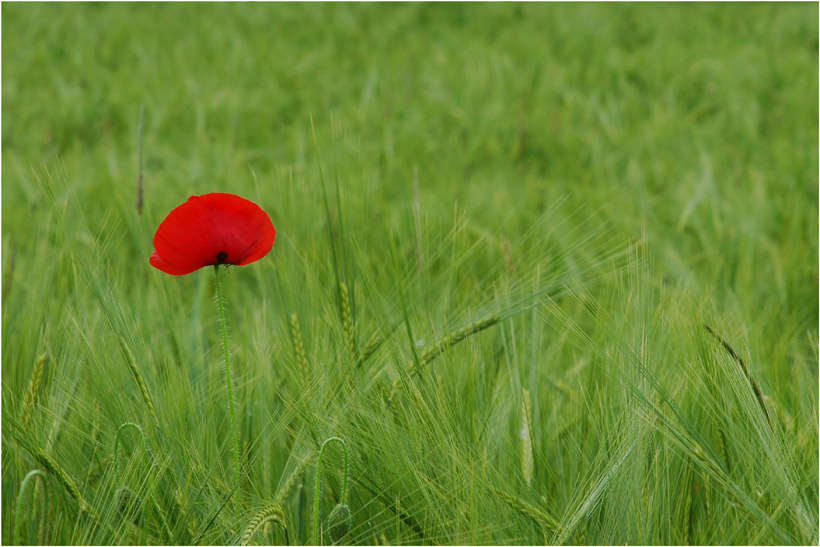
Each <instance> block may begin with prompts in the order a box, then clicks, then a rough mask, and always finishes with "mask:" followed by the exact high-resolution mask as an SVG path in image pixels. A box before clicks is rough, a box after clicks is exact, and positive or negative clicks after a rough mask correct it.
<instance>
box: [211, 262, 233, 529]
mask: <svg viewBox="0 0 820 547" xmlns="http://www.w3.org/2000/svg"><path fill="white" fill-rule="evenodd" d="M219 254H220V255H223V254H225V253H219ZM224 258H227V255H226V256H225V257H224ZM224 258H223V259H222V260H224ZM222 260H220V262H221V261H222ZM214 279H215V280H216V311H217V317H218V319H219V328H220V329H221V331H222V347H223V350H224V356H225V384H226V385H227V387H228V408H229V410H230V413H231V437H232V440H233V477H234V487H235V488H236V493H235V494H234V516H235V517H236V520H237V521H238V520H239V432H238V431H237V425H236V411H235V410H234V403H233V385H232V383H231V356H230V352H229V351H228V327H227V324H226V323H225V296H224V292H223V289H222V278H221V277H220V276H219V264H214Z"/></svg>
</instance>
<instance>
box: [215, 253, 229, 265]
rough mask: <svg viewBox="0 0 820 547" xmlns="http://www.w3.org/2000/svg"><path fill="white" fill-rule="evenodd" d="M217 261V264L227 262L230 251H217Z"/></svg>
mask: <svg viewBox="0 0 820 547" xmlns="http://www.w3.org/2000/svg"><path fill="white" fill-rule="evenodd" d="M216 263H217V264H227V263H228V253H226V252H225V251H219V252H218V253H216Z"/></svg>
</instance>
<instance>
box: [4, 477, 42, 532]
mask: <svg viewBox="0 0 820 547" xmlns="http://www.w3.org/2000/svg"><path fill="white" fill-rule="evenodd" d="M35 477H36V478H38V479H40V482H41V483H42V488H43V489H45V487H46V474H45V473H43V472H42V471H40V470H39V469H35V470H33V471H29V472H28V474H27V475H26V476H25V478H23V480H22V482H21V483H20V492H18V494H17V502H16V503H15V504H14V534H13V535H12V537H13V538H14V545H23V526H22V525H23V495H25V493H26V491H27V486H28V483H29V482H31V480H32V479H34V478H35ZM42 495H43V496H44V497H43V500H46V499H47V497H45V492H44V491H43V493H42ZM44 506H45V504H44ZM40 518H46V516H45V514H43V515H40Z"/></svg>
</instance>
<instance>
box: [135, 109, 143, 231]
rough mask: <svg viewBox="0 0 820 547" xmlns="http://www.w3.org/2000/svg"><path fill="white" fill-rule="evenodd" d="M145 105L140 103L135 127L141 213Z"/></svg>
mask: <svg viewBox="0 0 820 547" xmlns="http://www.w3.org/2000/svg"><path fill="white" fill-rule="evenodd" d="M144 114H145V105H144V104H143V105H140V122H139V127H138V129H137V214H138V215H142V202H143V199H142V194H143V191H142V127H143V123H142V122H143V119H144Z"/></svg>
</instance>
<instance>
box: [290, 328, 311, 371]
mask: <svg viewBox="0 0 820 547" xmlns="http://www.w3.org/2000/svg"><path fill="white" fill-rule="evenodd" d="M290 332H291V337H292V339H293V354H294V355H295V356H296V362H297V363H298V364H299V373H300V374H301V376H302V382H303V383H307V382H308V381H309V380H310V369H309V368H308V360H307V351H305V340H304V338H302V329H301V327H300V326H299V317H298V316H297V315H296V314H295V313H294V314H292V315H291V316H290Z"/></svg>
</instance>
